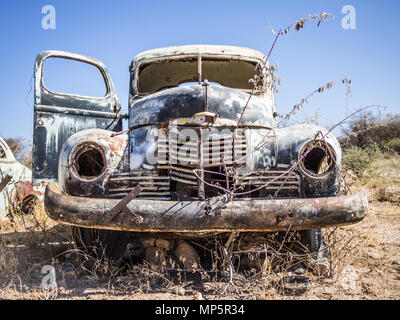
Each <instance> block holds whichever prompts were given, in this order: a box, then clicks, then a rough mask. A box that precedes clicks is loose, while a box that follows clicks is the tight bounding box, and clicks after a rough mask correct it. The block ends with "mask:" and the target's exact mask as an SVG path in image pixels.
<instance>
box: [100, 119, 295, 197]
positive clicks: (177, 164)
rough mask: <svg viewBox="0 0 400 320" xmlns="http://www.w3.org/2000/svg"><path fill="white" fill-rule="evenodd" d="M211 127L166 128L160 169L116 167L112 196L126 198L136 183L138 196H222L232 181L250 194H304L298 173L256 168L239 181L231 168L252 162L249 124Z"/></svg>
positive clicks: (160, 139) (161, 135) (162, 130)
mask: <svg viewBox="0 0 400 320" xmlns="http://www.w3.org/2000/svg"><path fill="white" fill-rule="evenodd" d="M187 129H190V130H192V132H196V134H195V137H191V138H190V139H186V138H185V137H184V133H185V131H184V130H187ZM207 130H208V129H207V128H204V127H188V126H176V127H173V129H172V130H168V128H160V129H159V134H158V142H157V147H158V153H157V156H158V158H157V165H156V168H155V170H153V171H136V172H118V173H114V174H113V175H112V176H111V177H110V179H109V181H108V183H107V186H106V190H107V195H108V197H110V198H123V197H124V196H126V195H127V194H128V193H129V192H130V191H131V190H132V189H133V188H134V187H135V186H136V185H140V186H141V187H142V189H143V191H142V192H141V193H140V194H139V196H138V197H139V198H145V199H161V200H162V199H165V200H169V199H194V200H196V199H200V198H204V197H205V198H208V197H213V196H217V195H219V194H221V193H223V191H222V189H223V188H225V189H230V188H232V187H234V188H235V189H236V190H238V191H237V192H238V193H239V194H240V193H245V194H246V197H266V196H276V197H286V196H299V194H300V193H299V185H300V179H299V177H298V176H297V175H296V174H295V173H287V174H285V175H282V173H283V171H256V172H252V173H251V174H249V175H245V176H239V177H235V179H236V180H235V181H233V179H234V178H233V177H231V176H229V177H228V174H227V172H230V171H231V169H233V168H240V167H243V166H245V165H246V161H247V157H246V155H247V154H248V145H247V137H246V136H247V129H242V128H239V129H236V128H230V129H226V128H225V129H224V131H221V133H218V132H217V133H215V132H214V133H210V131H207ZM186 132H187V131H186ZM195 169H198V171H197V175H198V176H200V177H201V179H199V178H198V177H197V176H196V174H195V173H194V170H195ZM203 181H204V182H205V183H203ZM210 184H211V185H213V186H220V187H222V189H218V188H215V187H213V186H210ZM253 190H254V192H253ZM249 191H251V193H248V192H249ZM176 195H178V196H176ZM239 197H240V196H239Z"/></svg>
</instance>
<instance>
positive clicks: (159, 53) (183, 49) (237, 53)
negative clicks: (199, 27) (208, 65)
mask: <svg viewBox="0 0 400 320" xmlns="http://www.w3.org/2000/svg"><path fill="white" fill-rule="evenodd" d="M199 54H201V55H204V56H207V55H209V56H232V57H241V58H243V59H245V60H258V61H262V60H264V59H265V58H266V57H265V55H264V54H262V53H261V52H260V51H258V50H254V49H250V48H245V47H237V46H220V45H186V46H171V47H165V48H158V49H152V50H147V51H144V52H142V53H139V54H138V55H136V56H135V58H134V59H133V60H132V63H131V69H132V68H135V67H136V66H138V65H140V64H142V63H146V62H150V61H152V60H156V59H157V58H167V57H174V56H186V55H187V56H191V55H199Z"/></svg>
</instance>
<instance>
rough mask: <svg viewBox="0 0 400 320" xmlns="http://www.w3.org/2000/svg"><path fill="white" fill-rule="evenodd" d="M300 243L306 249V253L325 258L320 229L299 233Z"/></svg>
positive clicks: (323, 242)
mask: <svg viewBox="0 0 400 320" xmlns="http://www.w3.org/2000/svg"><path fill="white" fill-rule="evenodd" d="M300 241H301V243H302V244H303V245H304V247H305V248H306V249H307V253H311V254H318V253H322V256H323V257H325V256H327V249H326V243H325V240H324V236H323V233H322V230H321V229H312V230H302V231H300Z"/></svg>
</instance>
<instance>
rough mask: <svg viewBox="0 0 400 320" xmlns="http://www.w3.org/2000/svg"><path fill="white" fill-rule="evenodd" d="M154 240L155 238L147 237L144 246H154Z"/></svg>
mask: <svg viewBox="0 0 400 320" xmlns="http://www.w3.org/2000/svg"><path fill="white" fill-rule="evenodd" d="M154 242H155V239H153V238H146V239H143V240H142V244H143V247H145V248H149V247H154Z"/></svg>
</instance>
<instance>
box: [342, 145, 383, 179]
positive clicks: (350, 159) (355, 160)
mask: <svg viewBox="0 0 400 320" xmlns="http://www.w3.org/2000/svg"><path fill="white" fill-rule="evenodd" d="M381 155H382V152H381V149H380V148H379V147H378V146H377V145H372V146H370V147H368V148H360V147H350V148H347V149H345V150H344V151H343V165H344V166H345V168H346V169H350V170H351V171H353V172H354V173H355V175H356V176H357V177H358V178H359V179H362V178H363V175H364V172H365V170H366V169H367V168H368V166H369V164H370V163H372V162H373V161H374V160H375V159H377V158H378V157H380V156H381Z"/></svg>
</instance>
